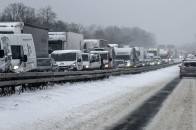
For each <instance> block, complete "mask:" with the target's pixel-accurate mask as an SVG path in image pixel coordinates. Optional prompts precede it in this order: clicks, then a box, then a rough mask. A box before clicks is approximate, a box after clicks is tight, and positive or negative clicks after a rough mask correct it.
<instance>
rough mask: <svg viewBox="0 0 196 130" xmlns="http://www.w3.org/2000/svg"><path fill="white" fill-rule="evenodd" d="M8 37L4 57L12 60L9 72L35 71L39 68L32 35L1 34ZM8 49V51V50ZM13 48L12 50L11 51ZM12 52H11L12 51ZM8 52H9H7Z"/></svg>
mask: <svg viewBox="0 0 196 130" xmlns="http://www.w3.org/2000/svg"><path fill="white" fill-rule="evenodd" d="M3 35H4V36H6V37H7V41H6V42H7V43H6V46H9V47H4V57H5V62H6V58H7V59H11V65H10V67H9V71H12V72H17V73H18V72H26V71H33V70H34V69H35V68H36V67H37V63H36V53H35V46H34V42H33V37H32V35H31V34H1V36H3ZM2 39H3V38H1V40H2ZM6 48H8V49H6ZM9 48H11V49H9ZM10 50H11V51H10ZM6 51H8V52H6Z"/></svg>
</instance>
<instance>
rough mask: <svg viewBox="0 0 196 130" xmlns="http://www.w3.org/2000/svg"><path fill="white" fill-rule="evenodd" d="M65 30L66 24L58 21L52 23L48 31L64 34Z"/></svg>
mask: <svg viewBox="0 0 196 130" xmlns="http://www.w3.org/2000/svg"><path fill="white" fill-rule="evenodd" d="M67 30H68V24H67V23H65V22H63V21H61V20H58V21H56V22H54V23H52V26H51V28H50V30H49V31H55V32H65V31H67Z"/></svg>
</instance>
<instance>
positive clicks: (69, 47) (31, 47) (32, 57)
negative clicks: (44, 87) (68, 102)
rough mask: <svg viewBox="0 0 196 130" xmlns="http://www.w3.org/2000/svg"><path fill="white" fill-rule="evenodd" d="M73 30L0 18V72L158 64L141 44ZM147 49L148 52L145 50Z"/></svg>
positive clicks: (158, 58) (156, 59) (158, 59)
mask: <svg viewBox="0 0 196 130" xmlns="http://www.w3.org/2000/svg"><path fill="white" fill-rule="evenodd" d="M118 46H119V45H118V44H109V43H108V42H107V41H106V40H103V39H83V35H82V34H79V33H73V32H48V29H47V28H43V27H39V26H35V25H30V24H26V23H23V22H0V72H16V73H18V72H27V71H36V72H39V71H41V72H42V71H67V70H94V69H110V68H118V67H123V68H125V67H141V66H146V65H156V64H161V63H162V60H161V57H160V56H158V55H153V56H152V54H151V53H150V51H146V49H144V48H143V47H126V48H119V47H118ZM147 52H148V53H147Z"/></svg>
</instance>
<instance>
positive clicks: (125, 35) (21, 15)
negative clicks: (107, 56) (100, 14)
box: [0, 3, 156, 47]
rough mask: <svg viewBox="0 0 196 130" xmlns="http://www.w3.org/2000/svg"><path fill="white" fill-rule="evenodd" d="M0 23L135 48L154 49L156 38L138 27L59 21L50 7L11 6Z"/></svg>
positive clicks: (6, 9) (3, 13)
mask: <svg viewBox="0 0 196 130" xmlns="http://www.w3.org/2000/svg"><path fill="white" fill-rule="evenodd" d="M0 21H23V22H26V23H30V24H37V25H40V26H44V27H47V28H48V29H49V31H71V32H76V33H82V34H83V35H84V38H88V39H89V38H99V39H106V40H108V41H109V42H110V43H114V44H129V45H134V46H143V47H154V46H155V45H156V40H155V36H154V35H153V34H152V33H149V32H146V31H145V30H142V29H140V28H137V27H133V28H130V27H117V26H108V27H102V26H98V25H90V26H87V27H85V26H83V25H81V24H76V23H66V22H64V21H62V20H59V19H57V14H56V13H55V12H54V11H53V10H52V8H51V7H50V6H46V7H43V8H40V9H37V10H36V9H35V8H32V7H29V6H26V5H24V4H23V3H12V4H9V5H8V6H7V7H5V9H4V10H3V12H2V13H1V15H0Z"/></svg>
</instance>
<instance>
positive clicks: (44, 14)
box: [37, 6, 57, 29]
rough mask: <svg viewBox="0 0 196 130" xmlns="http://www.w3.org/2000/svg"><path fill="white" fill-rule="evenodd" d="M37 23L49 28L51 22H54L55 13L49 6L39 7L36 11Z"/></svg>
mask: <svg viewBox="0 0 196 130" xmlns="http://www.w3.org/2000/svg"><path fill="white" fill-rule="evenodd" d="M37 16H38V21H39V23H40V24H41V25H42V26H44V27H47V28H49V29H50V28H51V26H52V24H53V23H55V21H56V19H57V15H56V13H55V12H54V11H53V10H52V8H51V7H50V6H46V7H44V8H40V9H39V10H38V13H37Z"/></svg>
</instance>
